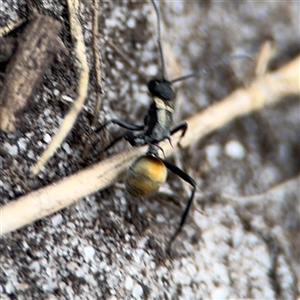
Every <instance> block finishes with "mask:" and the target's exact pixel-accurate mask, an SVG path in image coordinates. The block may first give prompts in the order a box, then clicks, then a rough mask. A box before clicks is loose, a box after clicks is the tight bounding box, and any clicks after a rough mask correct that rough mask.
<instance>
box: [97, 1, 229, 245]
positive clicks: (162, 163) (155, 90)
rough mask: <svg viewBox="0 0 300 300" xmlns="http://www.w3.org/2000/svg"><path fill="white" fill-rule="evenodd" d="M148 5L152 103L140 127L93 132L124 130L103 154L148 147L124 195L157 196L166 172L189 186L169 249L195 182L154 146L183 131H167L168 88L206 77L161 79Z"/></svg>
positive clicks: (170, 94)
mask: <svg viewBox="0 0 300 300" xmlns="http://www.w3.org/2000/svg"><path fill="white" fill-rule="evenodd" d="M151 2H152V4H153V6H154V9H155V12H156V16H157V45H158V51H159V54H160V65H161V75H160V78H158V79H152V80H150V81H149V83H148V90H149V92H150V94H151V95H152V97H153V101H152V103H151V105H150V107H149V109H148V112H147V114H146V115H145V117H144V124H143V125H135V124H130V123H127V122H125V121H122V120H119V119H111V120H110V121H108V122H106V123H105V124H104V125H102V126H100V127H98V128H96V129H95V132H96V133H98V132H99V131H101V130H103V129H104V128H105V127H106V126H108V125H109V124H111V123H113V124H116V125H118V126H120V127H122V128H125V129H127V132H126V133H125V134H124V135H122V136H120V137H118V138H117V139H115V140H114V141H113V142H112V143H111V144H110V145H109V146H107V147H106V148H105V149H104V151H106V150H108V149H109V148H110V147H112V146H113V145H114V144H116V143H117V142H118V141H120V140H121V139H123V138H124V139H125V140H127V141H128V142H129V143H130V144H131V145H132V146H134V147H140V146H145V145H149V148H148V151H147V153H146V154H145V155H143V156H141V157H139V158H138V159H137V160H136V161H135V162H134V163H133V164H132V165H131V166H130V168H129V170H128V172H127V178H126V181H125V185H126V189H127V191H128V192H129V193H130V194H131V195H132V196H135V197H141V196H148V195H151V194H154V193H155V192H157V190H158V189H159V187H160V186H161V185H162V184H164V183H165V181H166V178H167V169H168V170H170V171H171V172H173V173H175V174H176V175H177V176H179V177H180V178H181V179H183V180H184V181H186V182H188V183H189V184H190V185H191V186H192V192H191V195H190V198H189V200H188V203H187V205H186V207H185V209H184V212H183V213H182V216H181V221H180V223H179V226H178V228H177V229H176V231H175V233H174V234H173V235H172V237H171V239H170V241H169V249H170V246H171V244H172V242H173V241H174V240H175V238H176V237H177V235H178V234H179V233H180V231H181V229H182V227H183V225H184V223H185V221H186V218H187V215H188V213H189V210H190V207H191V205H192V202H193V199H194V194H195V191H196V182H195V180H194V179H193V178H192V177H190V176H189V175H188V174H186V173H185V172H184V171H183V170H181V169H180V168H178V167H177V166H175V165H173V164H172V163H170V162H168V161H166V160H164V159H161V158H160V157H159V155H158V150H161V151H162V152H163V149H162V148H161V147H160V146H159V145H158V143H159V142H161V141H163V140H165V139H167V140H169V142H170V144H171V136H172V135H173V134H174V133H176V132H178V131H181V136H180V139H181V138H182V137H183V136H184V134H185V132H186V130H187V123H186V122H184V123H181V124H179V125H177V126H175V127H174V128H172V129H171V126H172V115H173V112H174V105H173V103H172V102H173V100H174V98H175V92H174V89H173V88H172V84H173V83H175V82H178V81H183V80H185V79H188V78H192V77H197V76H199V75H201V74H204V73H206V72H207V71H206V70H202V71H198V72H194V73H191V74H188V75H185V76H182V77H179V78H176V79H173V80H170V81H169V80H167V79H166V78H165V63H164V55H163V49H162V44H161V33H160V14H159V10H158V7H157V5H156V3H155V1H154V0H151ZM223 63H224V62H221V63H218V64H215V66H216V65H219V64H223ZM215 66H214V67H215ZM211 68H212V67H211ZM134 131H140V133H138V134H134V133H133V132H134Z"/></svg>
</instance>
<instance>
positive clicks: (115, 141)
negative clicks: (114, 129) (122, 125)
mask: <svg viewBox="0 0 300 300" xmlns="http://www.w3.org/2000/svg"><path fill="white" fill-rule="evenodd" d="M122 138H124V135H121V136H119V137H118V138H116V139H115V140H114V141H113V142H111V143H110V144H109V145H108V146H107V147H106V148H105V149H104V150H103V152H106V151H107V150H108V149H109V148H111V147H112V146H114V145H115V144H116V143H117V142H119V141H120V140H121V139H122ZM103 152H102V153H103Z"/></svg>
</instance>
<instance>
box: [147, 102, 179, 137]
mask: <svg viewBox="0 0 300 300" xmlns="http://www.w3.org/2000/svg"><path fill="white" fill-rule="evenodd" d="M173 112H174V107H173V104H172V102H170V101H164V100H161V99H160V98H157V97H154V100H153V102H152V104H151V106H150V108H149V111H148V114H147V115H146V116H145V119H144V124H145V138H146V139H147V143H157V142H160V141H163V140H164V139H166V138H169V137H170V128H171V126H172V122H173V118H172V115H173Z"/></svg>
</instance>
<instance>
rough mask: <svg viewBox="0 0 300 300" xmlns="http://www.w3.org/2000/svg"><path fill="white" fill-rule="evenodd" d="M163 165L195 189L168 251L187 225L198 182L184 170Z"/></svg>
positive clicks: (169, 164) (167, 163)
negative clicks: (185, 224)
mask: <svg viewBox="0 0 300 300" xmlns="http://www.w3.org/2000/svg"><path fill="white" fill-rule="evenodd" d="M163 163H164V164H165V166H166V167H167V168H168V169H169V170H170V171H171V172H173V173H174V174H176V175H177V176H179V177H180V178H181V179H183V180H184V181H186V182H187V183H189V184H190V185H191V186H192V187H193V189H192V194H191V196H190V199H189V201H188V203H187V205H186V207H185V210H184V211H183V214H182V216H181V220H180V224H179V227H178V228H177V230H176V231H175V233H174V234H173V236H172V238H171V239H170V242H169V246H168V249H170V248H171V245H172V243H173V242H174V240H175V239H176V237H177V235H178V234H179V233H180V231H181V229H182V227H183V225H184V223H185V220H186V217H187V215H188V213H189V210H190V208H191V205H192V202H193V199H194V194H195V191H196V182H195V180H194V179H193V178H192V177H190V176H189V175H188V174H187V173H185V172H184V171H183V170H181V169H179V168H178V167H177V166H175V165H173V164H171V163H169V162H167V161H165V160H163Z"/></svg>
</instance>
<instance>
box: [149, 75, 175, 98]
mask: <svg viewBox="0 0 300 300" xmlns="http://www.w3.org/2000/svg"><path fill="white" fill-rule="evenodd" d="M148 89H149V92H150V93H151V94H152V95H153V96H155V97H157V98H159V99H161V100H164V101H171V100H173V99H174V98H175V92H174V90H173V88H172V86H171V82H170V81H167V80H165V79H153V80H150V81H149V83H148Z"/></svg>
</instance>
